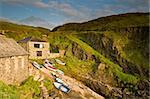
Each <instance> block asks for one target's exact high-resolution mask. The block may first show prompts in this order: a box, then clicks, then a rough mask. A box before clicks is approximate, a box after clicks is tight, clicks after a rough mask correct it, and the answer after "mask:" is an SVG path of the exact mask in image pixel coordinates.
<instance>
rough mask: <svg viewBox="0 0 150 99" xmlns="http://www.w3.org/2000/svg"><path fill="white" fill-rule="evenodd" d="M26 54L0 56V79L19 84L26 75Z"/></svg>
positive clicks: (27, 71)
mask: <svg viewBox="0 0 150 99" xmlns="http://www.w3.org/2000/svg"><path fill="white" fill-rule="evenodd" d="M28 74H29V70H28V56H27V55H26V56H14V57H5V58H0V80H2V81H3V82H5V83H7V84H19V83H21V82H22V81H23V80H25V79H26V78H27V77H28Z"/></svg>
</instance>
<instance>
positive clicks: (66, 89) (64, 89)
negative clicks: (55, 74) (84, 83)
mask: <svg viewBox="0 0 150 99" xmlns="http://www.w3.org/2000/svg"><path fill="white" fill-rule="evenodd" d="M53 84H54V86H55V87H56V88H57V89H59V90H61V91H62V92H65V93H69V92H70V88H69V87H67V86H65V85H64V84H62V83H59V82H54V83H53Z"/></svg>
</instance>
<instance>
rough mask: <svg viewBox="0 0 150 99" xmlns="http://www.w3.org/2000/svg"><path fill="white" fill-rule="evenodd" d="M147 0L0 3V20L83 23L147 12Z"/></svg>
mask: <svg viewBox="0 0 150 99" xmlns="http://www.w3.org/2000/svg"><path fill="white" fill-rule="evenodd" d="M148 4H149V0H0V18H3V19H7V20H11V21H19V20H22V19H25V18H27V17H30V16H34V17H38V18H41V19H44V20H45V21H46V22H48V23H49V24H51V25H52V26H57V25H61V24H64V23H68V22H83V21H88V20H91V19H95V18H98V17H102V16H108V15H113V14H120V13H127V12H148V10H149V6H148Z"/></svg>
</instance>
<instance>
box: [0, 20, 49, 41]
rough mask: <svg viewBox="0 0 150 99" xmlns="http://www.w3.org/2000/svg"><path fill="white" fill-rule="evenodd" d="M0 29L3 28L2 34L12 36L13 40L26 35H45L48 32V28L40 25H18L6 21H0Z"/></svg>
mask: <svg viewBox="0 0 150 99" xmlns="http://www.w3.org/2000/svg"><path fill="white" fill-rule="evenodd" d="M0 30H4V31H5V34H4V35H6V36H8V37H11V38H14V39H15V40H19V39H22V38H24V37H26V36H36V37H41V36H42V35H43V34H46V35H47V34H48V33H49V32H50V30H49V29H45V28H42V27H33V26H27V25H19V24H15V23H11V22H6V21H0Z"/></svg>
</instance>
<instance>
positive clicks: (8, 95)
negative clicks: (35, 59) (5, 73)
mask: <svg viewBox="0 0 150 99" xmlns="http://www.w3.org/2000/svg"><path fill="white" fill-rule="evenodd" d="M39 85H40V83H39V82H37V81H34V80H33V77H29V78H28V79H27V80H26V81H24V82H23V83H22V84H21V85H20V86H11V85H6V84H4V83H3V82H1V81H0V97H2V98H3V99H20V98H21V99H32V98H34V99H37V98H38V97H39V94H40V88H39ZM33 94H34V95H33Z"/></svg>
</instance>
